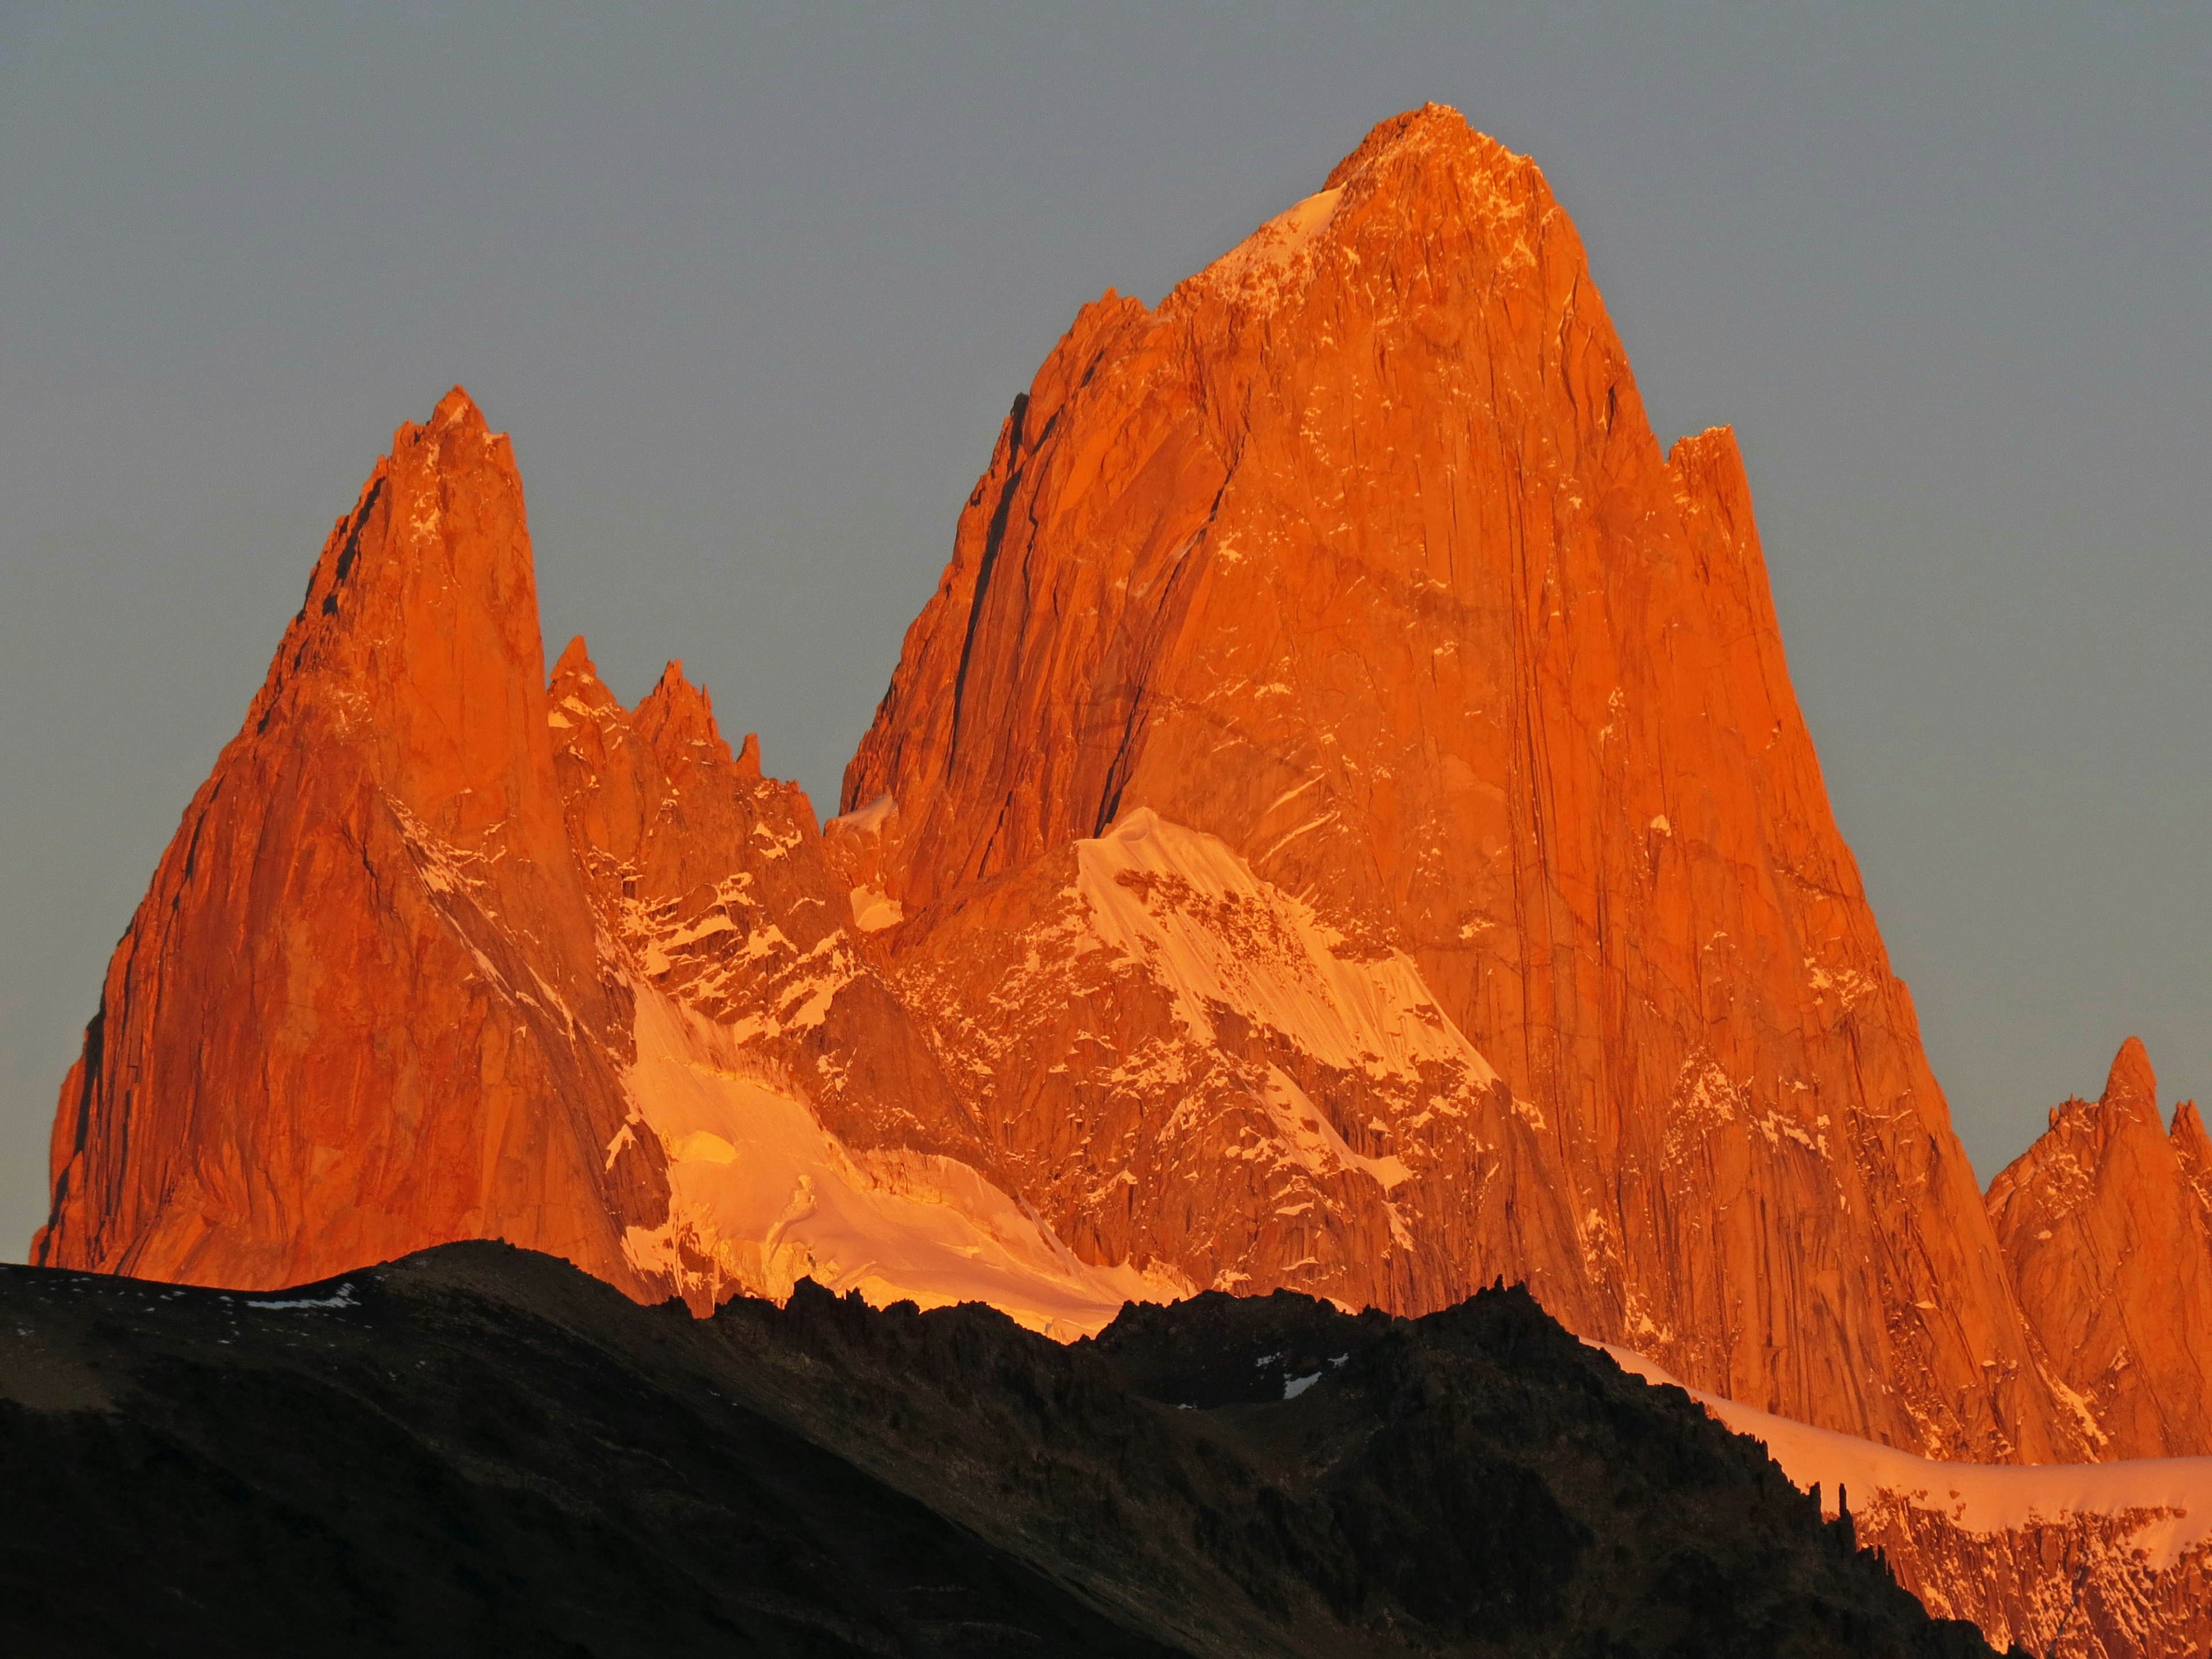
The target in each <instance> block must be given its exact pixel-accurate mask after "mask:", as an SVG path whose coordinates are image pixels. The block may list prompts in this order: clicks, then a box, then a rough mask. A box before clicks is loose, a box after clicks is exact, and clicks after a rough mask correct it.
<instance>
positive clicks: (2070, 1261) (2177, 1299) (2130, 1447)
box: [1989, 1037, 2212, 1457]
mask: <svg viewBox="0 0 2212 1659" xmlns="http://www.w3.org/2000/svg"><path fill="white" fill-rule="evenodd" d="M2208 1163H2212V1160H2208V1159H2207V1157H2206V1146H2205V1139H2204V1127H2203V1123H2202V1122H2201V1121H2199V1119H2198V1117H2197V1109H2196V1107H2195V1106H2194V1105H2193V1104H2184V1105H2183V1106H2181V1107H2180V1108H2179V1109H2178V1110H2177V1111H2176V1112H2175V1113H2174V1116H2173V1125H2172V1129H2171V1131H2170V1132H2169V1131H2168V1129H2167V1128H2166V1126H2165V1125H2164V1124H2163V1123H2162V1122H2161V1121H2160V1117H2159V1109H2158V1079H2157V1078H2156V1076H2155V1075H2154V1073H2153V1072H2152V1070H2151V1065H2150V1057H2149V1055H2148V1054H2146V1053H2144V1051H2143V1046H2142V1043H2141V1042H2138V1041H2136V1039H2135V1038H2134V1037H2130V1038H2129V1039H2128V1040H2127V1042H2126V1043H2125V1044H2124V1045H2123V1046H2122V1048H2121V1049H2120V1052H2119V1054H2118V1057H2117V1058H2115V1059H2114V1060H2113V1061H2112V1073H2111V1075H2110V1076H2109V1077H2108V1078H2107V1079H2106V1083H2105V1091H2104V1093H2103V1094H2102V1095H2100V1097H2098V1098H2097V1099H2096V1100H2095V1101H2086V1100H2069V1101H2068V1102H2067V1103H2065V1104H2064V1105H2063V1106H2059V1107H2056V1108H2054V1109H2052V1111H2051V1127H2050V1128H2049V1129H2048V1130H2047V1131H2046V1132H2045V1133H2044V1134H2043V1135H2042V1137H2041V1138H2040V1139H2038V1140H2037V1141H2036V1143H2035V1145H2034V1146H2031V1147H2029V1148H2028V1149H2027V1152H2023V1153H2022V1154H2021V1156H2020V1157H2019V1158H2017V1159H2015V1161H2014V1162H2013V1163H2012V1164H2010V1165H2009V1166H2008V1168H2007V1169H2006V1170H2004V1172H2003V1173H2002V1175H2000V1176H1997V1178H1996V1180H1995V1181H1994V1182H1990V1193H1989V1206H1990V1216H1991V1218H1993V1219H1994V1220H1995V1222H1996V1230H1997V1237H1998V1239H1999V1240H2000V1242H2001V1243H2002V1246H2003V1249H2004V1251H2005V1254H2006V1255H2007V1257H2008V1259H2009V1261H2010V1262H2011V1265H2012V1270H2013V1273H2014V1274H2015V1279H2016V1281H2017V1283H2018V1285H2019V1292H2020V1301H2021V1307H2022V1309H2023V1310H2025V1312H2026V1314H2027V1320H2028V1323H2029V1325H2030V1326H2031V1327H2032V1328H2033V1330H2034V1333H2035V1334H2036V1336H2037V1338H2038V1339H2039V1340H2040V1341H2041V1343H2042V1346H2043V1349H2044V1352H2045V1353H2046V1354H2047V1355H2048V1356H2049V1360H2050V1365H2051V1371H2052V1373H2053V1374H2054V1375H2055V1376H2057V1377H2058V1378H2059V1380H2060V1381H2061V1382H2063V1383H2064V1385H2065V1386H2066V1388H2067V1389H2069V1390H2070V1391H2071V1392H2072V1394H2073V1395H2075V1397H2076V1399H2077V1400H2078V1401H2079V1406H2078V1409H2079V1410H2080V1411H2081V1413H2082V1414H2083V1416H2084V1418H2085V1419H2086V1420H2087V1421H2089V1422H2091V1423H2093V1425H2094V1430H2093V1435H2092V1439H2093V1443H2094V1446H2095V1449H2096V1450H2097V1451H2098V1453H2099V1454H2100V1455H2104V1456H2108V1457H2176V1456H2199V1455H2206V1454H2212V1207H2208V1204H2207V1200H2206V1194H2205V1188H2204V1176H2205V1174H2206V1171H2207V1169H2208Z"/></svg>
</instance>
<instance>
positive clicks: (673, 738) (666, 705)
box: [630, 658, 758, 767]
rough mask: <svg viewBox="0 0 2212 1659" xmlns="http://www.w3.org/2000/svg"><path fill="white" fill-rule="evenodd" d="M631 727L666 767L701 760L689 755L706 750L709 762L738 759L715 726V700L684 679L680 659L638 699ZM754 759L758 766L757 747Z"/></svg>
mask: <svg viewBox="0 0 2212 1659" xmlns="http://www.w3.org/2000/svg"><path fill="white" fill-rule="evenodd" d="M630 726H631V728H632V729H633V730H634V731H635V732H637V734H638V735H639V736H640V737H641V738H644V739H645V740H646V742H647V743H648V744H651V745H652V747H653V752H654V753H655V754H657V755H659V757H660V762H661V764H662V765H663V766H671V767H672V766H673V765H674V764H675V763H677V762H678V760H680V759H686V758H689V759H698V758H701V757H700V756H699V755H697V754H696V753H692V752H689V751H693V750H699V749H703V750H705V756H704V758H707V759H711V760H719V761H722V762H724V763H734V761H735V758H736V757H734V756H732V754H731V753H730V745H729V744H728V742H727V741H726V739H725V738H723V736H722V732H721V728H720V726H718V725H716V724H715V721H714V698H713V696H710V695H709V694H708V690H707V689H706V687H704V686H702V685H694V684H691V682H690V680H688V679H686V678H684V663H683V659H681V658H678V659H675V660H673V661H671V662H670V663H669V665H668V666H667V667H665V668H664V669H663V670H661V671H660V678H659V680H657V681H656V682H654V684H653V690H650V691H648V692H647V693H646V694H645V696H643V697H641V699H639V701H638V705H637V708H635V710H634V711H633V712H632V713H631V715H630ZM754 757H755V764H756V765H757V764H758V749H757V746H756V748H755V750H754Z"/></svg>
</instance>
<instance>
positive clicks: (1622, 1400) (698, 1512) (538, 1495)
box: [0, 1244, 1989, 1659]
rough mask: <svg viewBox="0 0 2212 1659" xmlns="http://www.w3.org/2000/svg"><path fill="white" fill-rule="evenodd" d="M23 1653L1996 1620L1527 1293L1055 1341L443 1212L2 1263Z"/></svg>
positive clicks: (1794, 1634)
mask: <svg viewBox="0 0 2212 1659" xmlns="http://www.w3.org/2000/svg"><path fill="white" fill-rule="evenodd" d="M0 1317H3V1318H4V1319H5V1321H6V1324H7V1327H8V1328H9V1330H10V1331H11V1332H13V1333H14V1340H11V1342H10V1343H9V1345H8V1346H7V1347H6V1348H4V1349H0V1478H4V1480H5V1482H6V1486H7V1490H8V1492H9V1499H10V1501H9V1504H7V1505H6V1506H5V1508H4V1510H0V1639H3V1640H4V1645H5V1646H6V1648H7V1650H8V1651H9V1652H10V1653H11V1654H18V1655H22V1656H26V1659H30V1656H43V1655H49V1654H52V1655H62V1654H66V1655H69V1656H71V1659H83V1656H92V1655H99V1656H107V1655H139V1654H152V1653H156V1652H158V1653H161V1654H163V1655H198V1654H232V1653H238V1652H244V1651H253V1652H287V1653H289V1652H314V1653H319V1654H331V1655H353V1654H380V1653H393V1652H405V1653H410V1654H417V1655H443V1654H457V1655H458V1654H467V1655H472V1656H473V1655H480V1654H485V1653H509V1652H512V1653H562V1654H569V1655H575V1656H586V1655H598V1656H605V1659H613V1656H618V1655H641V1656H653V1659H661V1656H666V1655H670V1654H707V1653H748V1654H788V1655H799V1654H805V1655H820V1656H830V1655H845V1654H853V1655H858V1654H863V1653H865V1654H872V1655H927V1654H948V1655H953V1654H957V1655H961V1656H975V1655H1006V1656H1012V1655H1024V1654H1038V1655H1042V1654H1053V1655H1060V1654H1114V1655H1121V1656H1138V1655H1160V1656H1165V1655H1170V1654H1181V1655H1190V1656H1223V1659H1226V1656H1236V1655H1255V1656H1256V1655H1267V1656H1283V1655H1293V1656H1316V1659H1320V1656H1330V1659H1340V1656H1341V1659H1350V1656H1354V1655H1399V1654H1413V1653H1430V1654H1445V1653H1449V1654H1461V1655H1468V1656H1480V1655H1504V1654H1508V1653H1510V1654H1513V1655H1516V1656H1523V1655H1562V1656H1565V1655H1570V1654H1574V1655H1582V1654H1597V1653H1603V1654H1608V1655H1619V1656H1623V1659H1626V1656H1635V1655H1652V1656H1659V1655H1672V1654H1684V1653H1692V1652H1694V1653H1698V1654H1711V1655H1747V1656H1748V1655H1796V1656H1807V1659H1811V1656H1823V1655H1837V1656H1841V1655H1885V1656H1888V1655H1896V1656H1905V1655H1918V1656H1927V1659H1937V1656H1957V1659H1966V1656H1969V1655H1975V1654H1986V1653H1988V1652H1989V1650H1988V1649H1987V1648H1986V1647H1984V1645H1983V1644H1981V1642H1980V1641H1979V1639H1978V1638H1977V1637H1976V1636H1975V1635H1974V1633H1973V1631H1972V1627H1971V1626H1966V1625H1960V1624H1948V1625H1946V1624H1942V1623H1938V1622H1936V1621H1933V1620H1929V1617H1928V1616H1927V1614H1926V1613H1923V1611H1922V1610H1921V1608H1920V1607H1919V1606H1918V1605H1917V1603H1916V1602H1914V1601H1912V1599H1911V1597H1910V1596H1908V1595H1905V1593H1904V1592H1903V1591H1902V1590H1900V1589H1898V1588H1897V1586H1896V1584H1895V1583H1894V1582H1893V1580H1891V1578H1890V1577H1889V1576H1888V1575H1887V1573H1886V1572H1884V1571H1882V1569H1881V1567H1880V1566H1879V1565H1877V1564H1876V1563H1875V1560H1874V1559H1873V1558H1872V1557H1870V1556H1867V1555H1863V1554H1858V1553H1854V1552H1853V1551H1852V1550H1851V1548H1850V1532H1849V1528H1848V1527H1847V1526H1844V1525H1839V1524H1838V1523H1835V1522H1826V1523H1824V1522H1823V1521H1822V1519H1821V1517H1820V1508H1819V1505H1818V1504H1816V1503H1814V1501H1813V1500H1811V1499H1809V1498H1806V1497H1804V1496H1803V1495H1802V1494H1801V1493H1799V1492H1797V1491H1796V1489H1794V1488H1793V1487H1792V1486H1790V1484H1789V1482H1788V1481H1786V1480H1784V1478H1783V1476H1782V1474H1781V1473H1780V1472H1779V1471H1778V1470H1777V1469H1776V1468H1775V1467H1774V1466H1773V1465H1772V1464H1771V1462H1768V1461H1767V1459H1766V1457H1765V1455H1764V1454H1763V1453H1761V1452H1760V1450H1759V1448H1758V1447H1757V1446H1756V1445H1754V1444H1753V1443H1750V1442H1748V1441H1746V1440H1742V1439H1739V1438H1737V1437H1735V1436H1732V1435H1730V1434H1729V1433H1728V1432H1727V1431H1725V1430H1723V1429H1722V1428H1721V1427H1720V1426H1718V1425H1716V1424H1714V1423H1713V1422H1711V1420H1710V1419H1707V1418H1706V1417H1705V1414H1704V1413H1702V1412H1701V1411H1699V1409H1698V1407H1695V1406H1694V1405H1692V1403H1691V1402H1690V1401H1688V1400H1687V1399H1686V1398H1685V1397H1684V1396H1683V1395H1681V1394H1680V1392H1679V1391H1678V1390H1675V1389H1663V1388H1654V1387H1651V1386H1650V1385H1649V1384H1646V1383H1644V1382H1642V1381H1640V1380H1638V1379H1637V1378H1634V1377H1632V1376H1626V1375H1624V1374H1623V1373H1622V1372H1621V1371H1620V1370H1619V1369H1618V1368H1617V1367H1616V1366H1615V1365H1614V1364H1613V1363H1612V1362H1611V1361H1610V1360H1608V1359H1607V1358H1605V1357H1604V1356H1602V1355H1601V1354H1600V1353H1598V1352H1595V1350H1593V1349H1590V1348H1589V1347H1587V1346H1584V1345H1583V1344H1581V1343H1578V1342H1577V1341H1575V1340H1573V1339H1572V1338H1571V1337H1569V1336H1568V1335H1567V1334H1565V1332H1563V1331H1561V1330H1560V1329H1559V1327H1558V1326H1557V1325H1556V1324H1554V1323H1553V1322H1551V1321H1550V1320H1549V1319H1547V1317H1546V1316H1544V1315H1543V1313H1542V1312H1541V1310H1538V1309H1537V1308H1536V1306H1535V1304H1534V1303H1533V1302H1531V1301H1530V1300H1529V1299H1528V1297H1527V1296H1525V1295H1524V1294H1522V1293H1520V1292H1518V1291H1490V1292H1486V1293H1484V1294H1483V1295H1480V1296H1479V1297H1476V1298H1474V1300H1473V1301H1472V1302H1470V1303H1469V1304H1466V1305H1465V1306H1463V1307H1461V1308H1457V1309H1454V1310H1449V1311H1448V1312H1443V1313H1438V1314H1436V1315H1432V1316H1429V1317H1428V1318H1425V1319H1423V1320H1420V1321H1418V1322H1408V1321H1406V1320H1401V1319H1391V1318H1389V1317H1387V1316H1383V1315H1380V1314H1370V1315H1367V1316H1361V1317H1353V1316H1348V1315H1345V1314H1341V1313H1339V1312H1337V1311H1336V1310H1334V1309H1332V1308H1330V1307H1328V1305H1327V1304H1321V1303H1316V1302H1314V1301H1312V1300H1310V1299H1308V1298H1305V1297H1293V1296H1287V1295H1278V1296H1275V1297H1267V1298H1251V1299H1236V1298H1231V1297H1218V1296H1216V1297H1200V1298H1197V1299H1196V1300H1194V1301H1190V1302H1186V1303H1183V1304H1179V1305H1177V1306H1175V1307H1173V1308H1144V1309H1136V1310H1130V1311H1129V1312H1128V1313H1126V1314H1124V1315H1123V1316H1121V1318H1120V1319H1118V1320H1117V1321H1115V1323H1114V1324H1113V1325H1112V1326H1111V1327H1109V1328H1108V1329H1107V1330H1106V1331H1105V1332H1104V1333H1103V1334H1102V1335H1101V1337H1100V1338H1099V1339H1098V1340H1096V1341H1089V1340H1086V1341H1082V1342H1078V1343H1076V1344H1074V1345H1072V1346H1063V1345H1060V1344H1058V1343H1054V1342H1052V1341H1049V1340H1045V1339H1043V1338H1042V1337H1039V1336H1036V1335H1034V1334H1030V1333H1028V1332H1025V1331H1024V1330H1022V1329H1021V1328H1018V1326H1016V1325H1015V1324H1014V1323H1013V1322H1012V1321H1011V1320H1009V1319H1007V1318H1006V1316H1003V1315H1001V1314H998V1313H996V1312H994V1311H992V1310H988V1309H985V1308H981V1307H973V1306H969V1307H962V1308H957V1309H946V1310H939V1311H936V1312H932V1313H921V1312H918V1311H916V1310H915V1308H914V1307H913V1306H912V1305H911V1304H905V1305H900V1306H894V1307H891V1308H890V1309H887V1310H881V1311H878V1310H873V1309H871V1308H869V1307H867V1306H866V1305H865V1304H863V1303H862V1302H861V1301H860V1298H859V1297H857V1296H855V1297H850V1298H848V1299H842V1300H841V1299H838V1298H836V1297H831V1296H829V1294H827V1293H826V1292H824V1291H822V1290H820V1289H819V1288H818V1287H817V1286H816V1285H814V1284H813V1283H812V1282H811V1280H810V1281H804V1282H802V1283H801V1284H800V1285H799V1286H797V1287H796V1289H795V1290H794V1292H793V1295H792V1297H790V1300H789V1302H788V1304H787V1305H786V1306H783V1307H778V1306H777V1305H775V1304H772V1303H766V1302H760V1301H754V1300H750V1299H747V1298H744V1297H738V1298H733V1299H732V1300H731V1301H730V1302H728V1303H727V1304H725V1305H724V1306H723V1307H722V1308H721V1309H720V1310H718V1311H717V1312H716V1313H715V1314H714V1316H712V1317H711V1318H708V1319H704V1320H695V1319H693V1318H690V1317H688V1316H685V1315H684V1311H683V1310H682V1309H681V1308H679V1307H671V1308H664V1309H657V1310H656V1309H647V1308H640V1307H636V1306H634V1305H632V1304H629V1302H627V1301H625V1300H624V1299H623V1297H620V1296H619V1295H617V1293H616V1292H615V1291H612V1290H611V1289H610V1288H608V1287H606V1286H605V1285H599V1284H597V1283H595V1282H594V1281H593V1280H592V1279H588V1278H586V1276H584V1275H583V1274H581V1273H578V1272H576V1271H575V1270H574V1269H573V1268H570V1267H565V1266H563V1265H562V1264H561V1263H559V1262H557V1261H551V1260H550V1259H548V1258H546V1257H544V1256H538V1255H527V1254H525V1253H522V1252H519V1251H515V1250H512V1249H507V1248H505V1247H502V1246H499V1245H491V1244H461V1245H452V1246H447V1247H446V1248H444V1249H439V1250H435V1251H432V1252H428V1253H427V1254H424V1255H416V1256H413V1257H411V1258H410V1259H408V1260H406V1261H401V1262H398V1263H395V1264H393V1265H392V1266H389V1267H376V1268H371V1269H368V1270H366V1271H363V1272H361V1273H352V1274H349V1275H347V1276H346V1277H344V1278H343V1279H338V1280H335V1281H327V1282H325V1283H324V1284H321V1285H309V1286H304V1287H300V1288H295V1289H289V1290H286V1291H282V1292H280V1293H278V1294H276V1295H272V1296H268V1297H252V1296H247V1295H232V1294H228V1293H223V1292H219V1291H208V1290H179V1289H176V1288H173V1287H171V1286H169V1285H161V1284H155V1283H149V1282H145V1281H139V1280H131V1279H113V1278H100V1277H92V1276H88V1275H83V1274H79V1273H58V1272H52V1271H47V1270H41V1269H37V1268H23V1267H9V1268H0Z"/></svg>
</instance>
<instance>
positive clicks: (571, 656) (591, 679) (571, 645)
mask: <svg viewBox="0 0 2212 1659" xmlns="http://www.w3.org/2000/svg"><path fill="white" fill-rule="evenodd" d="M545 698H546V701H547V702H550V703H551V704H552V705H553V708H552V709H551V711H550V714H549V718H550V719H551V720H553V721H554V723H555V724H556V725H562V724H565V723H566V721H565V720H564V718H563V717H562V714H561V713H560V711H561V710H562V709H563V708H569V709H574V710H575V711H576V712H578V713H580V714H589V715H592V716H593V717H594V718H596V719H597V720H599V721H600V722H601V723H602V724H605V721H606V720H607V719H608V718H609V717H610V716H612V717H616V718H619V717H620V716H621V714H622V712H623V708H622V702H621V700H620V699H619V698H617V696H615V694H614V693H613V692H612V691H611V690H609V689H608V688H607V684H606V682H605V680H603V679H601V678H599V667H598V665H596V664H594V663H593V662H592V653H591V650H590V647H587V646H586V644H585V643H584V636H583V635H581V634H579V635H576V637H575V638H574V639H572V640H570V641H568V644H567V645H566V646H565V647H562V652H561V655H560V657H559V658H558V659H556V661H555V662H554V664H553V673H552V678H550V681H549V682H548V684H547V686H546V691H545Z"/></svg>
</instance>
